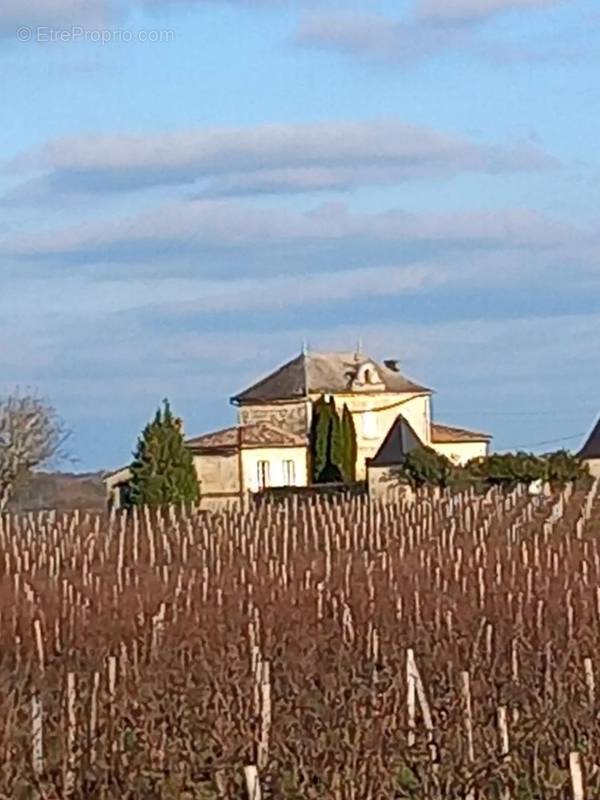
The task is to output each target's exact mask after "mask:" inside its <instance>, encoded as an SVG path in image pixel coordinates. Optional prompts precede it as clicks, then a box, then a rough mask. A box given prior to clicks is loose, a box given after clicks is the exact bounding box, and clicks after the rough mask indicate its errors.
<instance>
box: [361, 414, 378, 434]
mask: <svg viewBox="0 0 600 800" xmlns="http://www.w3.org/2000/svg"><path fill="white" fill-rule="evenodd" d="M362 435H363V439H377V414H376V413H375V412H374V411H365V412H364V413H363V415H362Z"/></svg>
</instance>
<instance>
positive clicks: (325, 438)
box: [310, 396, 331, 483]
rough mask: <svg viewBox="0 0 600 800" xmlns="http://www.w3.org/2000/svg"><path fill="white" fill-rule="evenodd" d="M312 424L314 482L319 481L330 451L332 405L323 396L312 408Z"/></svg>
mask: <svg viewBox="0 0 600 800" xmlns="http://www.w3.org/2000/svg"><path fill="white" fill-rule="evenodd" d="M312 411H313V413H312V425H311V437H310V439H311V442H310V443H311V447H310V449H311V458H312V479H313V481H314V483H319V481H320V480H321V476H322V474H323V471H324V470H325V467H326V466H327V461H328V458H329V452H330V422H331V407H330V405H329V403H327V401H326V400H325V398H324V397H323V396H321V397H320V398H319V399H318V400H317V401H316V402H315V403H313V409H312Z"/></svg>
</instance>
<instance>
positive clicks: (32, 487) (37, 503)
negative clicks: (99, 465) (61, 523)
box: [10, 472, 105, 511]
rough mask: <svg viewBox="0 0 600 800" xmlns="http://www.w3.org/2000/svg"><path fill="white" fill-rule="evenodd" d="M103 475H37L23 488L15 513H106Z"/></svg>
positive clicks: (17, 494) (41, 473) (45, 473)
mask: <svg viewBox="0 0 600 800" xmlns="http://www.w3.org/2000/svg"><path fill="white" fill-rule="evenodd" d="M103 474H104V473H102V472H89V473H80V474H76V473H70V472H36V473H33V475H31V477H30V478H28V480H27V482H26V483H24V484H23V485H22V486H21V487H19V489H18V491H17V493H16V495H15V497H14V499H13V501H12V502H11V504H10V510H11V511H41V510H46V509H56V510H57V511H72V510H74V509H81V510H84V511H103V510H104V508H105V494H104V485H103V483H102V475H103Z"/></svg>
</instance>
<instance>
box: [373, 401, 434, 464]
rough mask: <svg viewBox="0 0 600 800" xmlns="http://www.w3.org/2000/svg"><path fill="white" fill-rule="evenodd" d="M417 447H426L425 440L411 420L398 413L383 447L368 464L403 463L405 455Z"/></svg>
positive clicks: (382, 444)
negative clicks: (420, 436) (418, 433)
mask: <svg viewBox="0 0 600 800" xmlns="http://www.w3.org/2000/svg"><path fill="white" fill-rule="evenodd" d="M417 447H424V445H423V442H422V441H421V439H420V438H419V437H418V436H417V434H416V433H415V431H414V428H413V427H412V425H411V424H410V422H408V420H407V419H405V418H404V417H403V416H402V414H398V416H397V417H396V421H395V422H394V424H393V425H392V427H391V428H390V429H389V431H388V434H387V436H386V437H385V439H384V440H383V442H382V443H381V447H380V448H379V450H378V451H377V452H376V453H375V455H374V456H373V458H370V459H369V460H368V462H367V464H368V466H370V467H391V466H394V465H396V464H401V463H402V461H403V459H404V456H406V455H407V454H408V453H410V451H411V450H415V449H416V448H417Z"/></svg>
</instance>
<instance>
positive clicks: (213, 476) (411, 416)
mask: <svg viewBox="0 0 600 800" xmlns="http://www.w3.org/2000/svg"><path fill="white" fill-rule="evenodd" d="M432 394H433V392H432V390H431V389H429V388H427V387H426V386H423V385H421V384H419V383H417V382H415V381H413V380H411V379H410V378H408V377H406V376H405V375H403V374H402V372H401V371H400V368H399V366H398V362H397V361H395V360H392V359H390V360H387V361H383V362H380V361H376V360H375V359H373V358H370V357H369V356H367V355H365V354H363V353H361V352H348V353H312V352H311V353H308V352H302V353H301V354H300V355H298V356H296V357H295V358H293V359H292V360H291V361H288V362H287V363H286V364H284V365H283V366H281V367H279V368H278V369H276V370H275V371H274V372H272V373H270V374H269V375H267V376H266V377H264V378H262V379H261V380H259V381H258V382H257V383H255V384H253V385H252V386H250V387H249V388H247V389H245V390H244V391H242V392H240V393H239V394H237V395H235V396H234V397H232V398H231V403H232V404H233V405H234V406H235V407H236V408H237V416H238V420H237V425H236V426H234V427H231V428H226V429H224V430H219V431H215V432H212V433H206V434H204V435H202V436H198V437H195V438H191V439H188V440H187V445H188V447H189V448H190V450H191V451H192V453H193V456H194V464H195V467H196V471H197V473H198V480H199V481H200V485H201V494H202V505H203V507H207V508H217V507H223V506H224V505H225V506H226V505H228V504H231V503H238V502H240V501H241V500H242V501H243V498H245V497H247V496H248V494H249V493H254V492H257V491H259V490H260V489H262V488H266V487H269V486H270V487H277V486H306V485H307V484H308V483H309V480H310V476H309V467H310V465H309V432H310V427H311V418H312V407H313V403H314V402H315V401H316V400H318V399H319V398H320V397H321V396H322V395H324V396H325V397H326V398H327V399H328V400H329V399H333V400H334V402H335V404H336V407H337V408H338V409H339V410H340V411H341V410H342V409H343V406H344V405H346V406H347V407H348V409H349V410H350V412H351V413H352V416H353V420H354V425H355V428H356V437H357V462H356V477H357V479H358V480H364V479H366V477H367V461H368V460H369V459H372V458H373V457H374V456H375V455H376V453H377V451H378V450H379V449H380V447H381V444H382V442H383V441H384V439H385V438H386V436H387V435H388V433H389V432H390V431H391V429H392V427H393V426H394V424H395V423H396V420H397V419H398V416H399V415H401V416H402V419H403V420H405V422H406V424H407V425H408V426H410V429H411V431H412V432H413V433H414V436H415V437H416V439H417V440H418V441H419V442H420V443H422V444H424V445H427V446H429V447H432V448H434V449H435V450H438V451H439V452H441V453H443V454H444V455H447V456H448V457H449V458H451V459H452V460H453V461H454V462H455V463H464V462H466V461H468V460H469V459H470V458H473V457H475V456H483V455H486V454H487V452H488V447H489V442H490V437H489V436H487V435H485V434H475V433H473V432H470V431H468V430H465V429H463V428H451V427H449V426H445V425H439V424H436V423H433V422H432V420H431V396H432ZM129 479H130V473H129V470H128V468H124V469H121V470H118V471H117V472H114V473H112V474H111V475H108V476H107V477H106V478H105V485H106V490H107V494H108V497H109V500H110V502H111V503H112V504H113V505H114V506H117V507H119V506H120V505H122V503H123V500H124V499H125V496H126V493H127V490H128V489H127V487H128V481H129Z"/></svg>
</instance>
